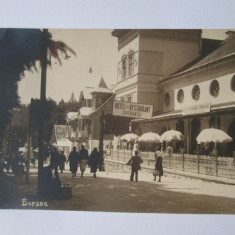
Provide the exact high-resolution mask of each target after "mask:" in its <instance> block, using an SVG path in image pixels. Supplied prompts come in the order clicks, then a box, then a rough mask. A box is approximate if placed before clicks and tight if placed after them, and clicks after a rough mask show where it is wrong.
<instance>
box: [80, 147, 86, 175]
mask: <svg viewBox="0 0 235 235" xmlns="http://www.w3.org/2000/svg"><path fill="white" fill-rule="evenodd" d="M87 162H88V151H87V150H86V148H85V146H84V145H82V146H81V150H80V152H79V164H80V171H81V178H82V177H83V174H84V171H85V170H86V165H87Z"/></svg>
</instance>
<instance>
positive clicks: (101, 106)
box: [89, 93, 115, 116]
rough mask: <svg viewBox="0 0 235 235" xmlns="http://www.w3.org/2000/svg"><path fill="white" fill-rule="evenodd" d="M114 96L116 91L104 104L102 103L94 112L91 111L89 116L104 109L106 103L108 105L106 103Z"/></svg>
mask: <svg viewBox="0 0 235 235" xmlns="http://www.w3.org/2000/svg"><path fill="white" fill-rule="evenodd" d="M113 97H115V93H114V94H113V95H111V96H110V97H109V98H108V99H107V100H106V101H105V102H104V103H103V104H102V105H100V107H99V108H97V109H96V110H94V111H93V112H91V113H90V114H89V116H91V115H93V114H95V113H96V112H98V111H99V110H102V108H103V107H104V105H106V103H108V102H109V101H110V100H112V99H113Z"/></svg>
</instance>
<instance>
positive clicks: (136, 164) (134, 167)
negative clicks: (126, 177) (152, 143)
mask: <svg viewBox="0 0 235 235" xmlns="http://www.w3.org/2000/svg"><path fill="white" fill-rule="evenodd" d="M142 162H143V160H142V158H141V157H140V156H139V155H138V151H135V156H133V157H132V158H131V159H130V160H129V161H128V162H127V165H130V164H131V176H130V181H133V179H134V174H135V181H136V182H138V170H140V164H141V163H142Z"/></svg>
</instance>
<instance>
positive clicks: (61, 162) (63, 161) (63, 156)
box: [59, 151, 66, 173]
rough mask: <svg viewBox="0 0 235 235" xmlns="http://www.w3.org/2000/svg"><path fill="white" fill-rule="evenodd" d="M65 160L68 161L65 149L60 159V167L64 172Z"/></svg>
mask: <svg viewBox="0 0 235 235" xmlns="http://www.w3.org/2000/svg"><path fill="white" fill-rule="evenodd" d="M65 162H66V156H65V155H64V151H61V152H60V160H59V168H60V172H61V173H63V170H64V165H65Z"/></svg>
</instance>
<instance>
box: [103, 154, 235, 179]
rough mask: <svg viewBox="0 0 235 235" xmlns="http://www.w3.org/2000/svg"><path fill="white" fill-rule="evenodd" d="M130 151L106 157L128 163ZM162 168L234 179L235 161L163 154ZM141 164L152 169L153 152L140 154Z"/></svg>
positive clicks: (225, 158) (190, 155)
mask: <svg viewBox="0 0 235 235" xmlns="http://www.w3.org/2000/svg"><path fill="white" fill-rule="evenodd" d="M131 153H132V152H131V151H130V150H111V151H110V153H109V154H108V155H106V157H109V158H110V159H112V160H116V161H123V162H128V160H129V159H130V158H131ZM162 156H163V167H165V168H170V169H176V170H182V171H188V172H194V173H198V174H204V175H213V176H220V177H225V178H230V179H235V161H234V159H233V158H231V157H217V158H216V157H210V156H202V155H192V154H184V155H183V154H173V155H172V157H171V159H170V158H169V156H168V155H167V154H166V153H163V155H162ZM140 157H141V158H142V159H143V164H144V165H147V166H152V167H154V165H155V156H154V153H153V152H140Z"/></svg>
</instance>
